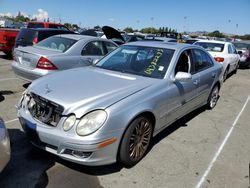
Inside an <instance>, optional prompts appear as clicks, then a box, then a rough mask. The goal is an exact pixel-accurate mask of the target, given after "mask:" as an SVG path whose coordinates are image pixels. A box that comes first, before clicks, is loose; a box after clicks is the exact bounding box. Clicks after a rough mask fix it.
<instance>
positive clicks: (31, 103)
mask: <svg viewBox="0 0 250 188" xmlns="http://www.w3.org/2000/svg"><path fill="white" fill-rule="evenodd" d="M35 104H36V102H35V100H34V99H33V98H31V99H30V100H29V104H28V109H32V108H33V107H34V105H35Z"/></svg>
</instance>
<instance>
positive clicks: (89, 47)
mask: <svg viewBox="0 0 250 188" xmlns="http://www.w3.org/2000/svg"><path fill="white" fill-rule="evenodd" d="M81 54H82V55H83V56H103V55H105V52H104V49H103V45H102V41H91V42H89V43H88V44H86V45H85V46H84V48H83V49H82V53H81Z"/></svg>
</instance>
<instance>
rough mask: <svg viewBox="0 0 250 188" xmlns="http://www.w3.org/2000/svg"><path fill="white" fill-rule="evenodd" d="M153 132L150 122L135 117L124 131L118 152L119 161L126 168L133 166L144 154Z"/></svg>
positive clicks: (146, 119) (145, 118)
mask: <svg viewBox="0 0 250 188" xmlns="http://www.w3.org/2000/svg"><path fill="white" fill-rule="evenodd" d="M152 132H153V125H152V122H151V121H150V120H149V119H148V118H147V117H145V116H140V117H137V118H136V119H135V120H133V122H132V123H131V124H130V125H129V127H128V129H127V130H126V132H125V134H124V136H123V139H122V142H121V146H120V151H119V161H120V162H121V163H122V164H123V165H124V166H126V167H131V166H134V165H135V164H136V163H138V162H139V161H140V160H141V159H142V158H143V157H144V155H145V154H146V152H147V150H148V147H149V144H150V141H151V137H152Z"/></svg>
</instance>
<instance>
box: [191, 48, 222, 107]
mask: <svg viewBox="0 0 250 188" xmlns="http://www.w3.org/2000/svg"><path fill="white" fill-rule="evenodd" d="M192 56H193V60H194V61H193V64H194V70H193V75H196V74H199V87H198V89H197V100H196V101H197V105H200V104H202V103H204V102H206V101H207V99H208V96H209V94H210V90H211V87H212V85H213V83H214V80H215V78H217V77H218V76H219V75H217V74H218V73H217V71H216V70H213V69H212V67H213V66H214V63H213V60H212V59H211V58H210V56H208V55H207V54H206V53H205V52H204V51H202V50H200V49H193V50H192Z"/></svg>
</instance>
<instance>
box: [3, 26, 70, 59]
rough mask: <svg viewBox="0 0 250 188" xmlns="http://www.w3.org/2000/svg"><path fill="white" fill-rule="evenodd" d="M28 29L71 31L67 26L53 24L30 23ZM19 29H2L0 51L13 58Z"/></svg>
mask: <svg viewBox="0 0 250 188" xmlns="http://www.w3.org/2000/svg"><path fill="white" fill-rule="evenodd" d="M27 27H28V28H54V29H64V30H69V29H68V28H67V27H66V26H65V25H62V24H59V23H52V22H28V24H27ZM18 33H19V29H10V28H1V29H0V51H3V52H4V53H5V54H6V55H8V56H11V54H12V50H13V48H14V45H15V40H16V36H17V35H18Z"/></svg>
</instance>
